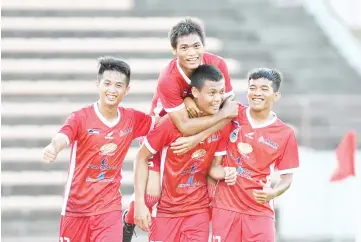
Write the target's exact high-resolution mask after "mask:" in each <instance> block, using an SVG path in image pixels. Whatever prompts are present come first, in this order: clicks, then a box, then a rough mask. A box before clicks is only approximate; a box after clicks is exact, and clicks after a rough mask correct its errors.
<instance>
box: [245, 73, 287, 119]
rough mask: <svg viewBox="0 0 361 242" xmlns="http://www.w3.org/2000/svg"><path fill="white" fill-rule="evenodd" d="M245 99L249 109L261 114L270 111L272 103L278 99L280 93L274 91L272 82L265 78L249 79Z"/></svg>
mask: <svg viewBox="0 0 361 242" xmlns="http://www.w3.org/2000/svg"><path fill="white" fill-rule="evenodd" d="M247 97H248V103H249V106H250V108H251V109H252V110H254V111H257V112H261V111H264V110H271V109H272V106H273V103H274V102H275V101H277V100H278V99H279V98H280V92H275V91H274V89H273V86H272V81H270V80H268V79H267V78H258V79H250V80H249V82H248V91H247Z"/></svg>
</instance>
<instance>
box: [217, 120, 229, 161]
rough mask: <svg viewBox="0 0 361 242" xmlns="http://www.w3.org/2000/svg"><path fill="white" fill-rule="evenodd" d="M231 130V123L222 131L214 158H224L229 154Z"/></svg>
mask: <svg viewBox="0 0 361 242" xmlns="http://www.w3.org/2000/svg"><path fill="white" fill-rule="evenodd" d="M230 130H231V123H228V124H227V125H226V126H225V127H224V128H223V129H222V130H221V131H220V138H219V140H218V143H217V149H216V152H215V153H214V156H224V155H226V154H227V143H228V137H229V134H230Z"/></svg>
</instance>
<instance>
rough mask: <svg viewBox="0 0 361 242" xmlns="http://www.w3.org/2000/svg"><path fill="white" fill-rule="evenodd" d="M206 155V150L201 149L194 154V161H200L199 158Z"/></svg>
mask: <svg viewBox="0 0 361 242" xmlns="http://www.w3.org/2000/svg"><path fill="white" fill-rule="evenodd" d="M205 155H206V150H204V149H199V150H196V151H194V152H193V154H192V159H199V158H201V157H203V156H205Z"/></svg>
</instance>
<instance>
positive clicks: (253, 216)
mask: <svg viewBox="0 0 361 242" xmlns="http://www.w3.org/2000/svg"><path fill="white" fill-rule="evenodd" d="M281 79H282V77H281V74H280V73H279V72H277V71H275V70H272V69H266V68H261V69H255V70H252V71H251V72H250V73H249V77H248V93H247V96H248V103H249V107H244V106H241V105H240V106H239V112H238V117H236V118H234V119H233V120H232V122H231V123H230V124H229V125H227V126H226V127H225V129H224V130H225V131H226V130H227V129H228V131H227V132H228V134H229V140H228V144H227V155H226V156H225V158H224V159H223V165H225V166H231V167H236V168H237V175H238V178H237V182H236V184H235V186H232V187H230V186H227V185H226V184H225V183H224V182H223V181H220V182H219V185H218V186H217V189H216V193H215V197H214V200H213V202H212V204H211V206H212V207H213V221H212V227H213V242H223V241H232V242H237V241H239V242H243V241H260V242H273V241H275V222H274V209H273V199H274V198H276V197H278V196H280V195H281V194H283V193H284V192H285V191H286V190H287V189H288V188H289V187H290V186H291V182H292V174H293V172H294V171H295V169H296V168H297V167H298V166H299V158H298V145H297V141H296V137H295V134H294V131H293V129H292V128H291V127H289V126H288V125H286V124H285V123H283V122H282V121H281V120H280V119H279V118H277V116H276V114H275V113H274V112H272V111H271V110H272V106H273V104H274V102H275V101H277V100H278V99H279V98H280V96H281V94H280V92H279V89H280V85H281ZM215 162H216V164H217V162H218V163H221V162H222V161H221V160H220V159H218V161H215ZM274 170H277V171H278V172H279V174H280V180H279V181H278V182H277V183H276V184H275V185H274V186H273V187H271V186H270V185H271V174H272V172H273V171H274Z"/></svg>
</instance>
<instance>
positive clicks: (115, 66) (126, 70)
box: [98, 56, 131, 86]
mask: <svg viewBox="0 0 361 242" xmlns="http://www.w3.org/2000/svg"><path fill="white" fill-rule="evenodd" d="M98 64H99V69H98V79H99V78H100V76H101V75H103V73H104V72H105V71H117V72H120V73H123V74H124V75H125V77H126V83H127V86H128V85H129V82H130V74H131V71H130V67H129V65H128V64H127V63H126V62H124V61H122V60H120V59H118V58H115V57H112V56H104V57H100V58H98Z"/></svg>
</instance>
